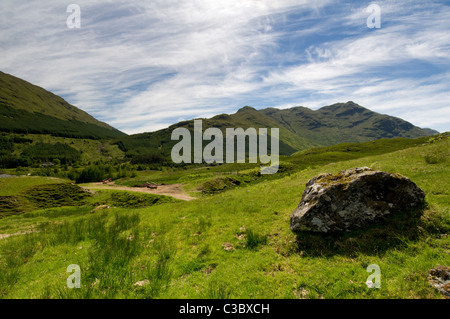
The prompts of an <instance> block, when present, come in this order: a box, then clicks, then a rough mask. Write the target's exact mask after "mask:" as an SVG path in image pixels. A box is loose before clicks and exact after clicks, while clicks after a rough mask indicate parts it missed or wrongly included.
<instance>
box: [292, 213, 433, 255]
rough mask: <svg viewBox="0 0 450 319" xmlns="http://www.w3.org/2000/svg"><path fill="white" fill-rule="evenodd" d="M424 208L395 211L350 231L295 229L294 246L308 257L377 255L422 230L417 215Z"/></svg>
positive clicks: (403, 244) (404, 243)
mask: <svg viewBox="0 0 450 319" xmlns="http://www.w3.org/2000/svg"><path fill="white" fill-rule="evenodd" d="M425 208H426V205H424V206H422V207H420V208H417V209H414V210H410V211H407V212H401V213H397V214H395V215H393V216H388V217H385V218H384V219H381V220H379V221H377V222H374V223H373V224H372V225H370V226H368V227H366V228H363V229H358V230H354V231H351V232H343V233H330V234H322V233H317V232H311V231H301V232H296V244H297V248H298V251H299V252H302V254H303V255H306V256H311V257H331V256H335V255H341V256H347V257H355V256H357V255H358V254H360V253H362V254H365V255H372V256H375V255H378V256H379V255H382V254H384V253H385V252H386V251H387V250H390V249H393V248H397V249H398V248H406V247H407V245H408V242H411V241H413V242H414V241H417V240H418V239H419V237H420V234H421V231H423V227H422V226H423V225H422V220H421V217H422V215H423V213H424V210H425Z"/></svg>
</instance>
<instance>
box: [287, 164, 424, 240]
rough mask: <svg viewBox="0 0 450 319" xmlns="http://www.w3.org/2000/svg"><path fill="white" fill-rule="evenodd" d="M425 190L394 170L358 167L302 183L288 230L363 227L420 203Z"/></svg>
mask: <svg viewBox="0 0 450 319" xmlns="http://www.w3.org/2000/svg"><path fill="white" fill-rule="evenodd" d="M424 200H425V193H424V192H423V191H422V190H421V189H420V188H419V187H418V186H417V185H416V184H414V183H413V182H412V181H411V180H409V179H408V178H407V177H404V176H402V175H400V174H396V173H387V172H382V171H376V170H372V169H370V168H368V167H358V168H353V169H349V170H346V171H342V172H340V173H338V174H336V175H332V174H329V173H325V174H321V175H318V176H316V177H314V178H313V179H311V180H310V181H308V183H306V188H305V190H304V192H303V195H302V199H301V201H300V203H299V204H298V207H297V208H296V209H295V210H294V211H293V212H292V215H291V225H290V228H291V230H292V231H302V230H308V231H314V232H321V233H333V232H342V231H351V230H355V229H358V228H363V227H365V226H367V225H368V224H371V223H372V222H373V221H376V220H379V219H381V218H382V217H384V216H387V215H392V214H395V213H398V212H402V211H410V210H411V209H414V208H417V207H421V206H422V205H423V204H424Z"/></svg>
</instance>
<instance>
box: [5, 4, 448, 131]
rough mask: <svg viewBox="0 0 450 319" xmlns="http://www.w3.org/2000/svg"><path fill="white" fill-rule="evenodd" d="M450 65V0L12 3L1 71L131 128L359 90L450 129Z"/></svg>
mask: <svg viewBox="0 0 450 319" xmlns="http://www.w3.org/2000/svg"><path fill="white" fill-rule="evenodd" d="M71 4H75V5H76V6H77V7H78V8H79V9H80V11H79V12H80V15H79V19H74V14H75V13H76V12H75V11H73V10H68V7H69V5H71ZM372 4H375V5H376V6H377V7H378V8H379V9H380V11H379V15H378V16H376V17H374V14H376V11H373V10H372V8H373V6H371V7H369V6H370V5H372ZM69 9H71V8H69ZM375 18H376V19H375ZM378 18H379V19H378ZM78 21H79V25H76V22H78ZM376 21H379V22H380V25H379V27H374V25H373V24H374V22H376ZM449 66H450V1H433V0H428V1H419V0H417V1H409V0H405V1H401V0H386V1H374V2H370V1H330V0H316V1H308V0H222V1H217V0H190V1H188V0H185V1H181V0H150V1H142V0H141V1H137V0H129V1H106V0H85V1H81V0H68V1H61V0H39V1H31V0H27V1H25V0H1V1H0V70H1V71H3V72H5V73H9V74H12V75H14V76H17V77H19V78H22V79H24V80H26V81H28V82H31V83H33V84H35V85H38V86H41V87H43V88H45V89H47V90H49V91H51V92H53V93H55V94H57V95H59V96H61V97H63V98H64V99H65V100H66V101H68V102H69V103H70V104H73V105H75V106H77V107H79V108H80V109H82V110H84V111H86V112H88V113H89V114H91V115H93V116H94V117H95V118H97V119H98V120H101V121H103V122H106V123H108V124H110V125H112V126H114V127H116V128H117V129H120V130H121V131H123V132H125V133H128V134H134V133H142V132H151V131H155V130H158V129H161V128H165V127H167V126H169V125H170V124H173V123H176V122H179V121H182V120H189V119H193V118H209V117H212V116H214V115H217V114H221V113H228V114H231V113H235V112H236V111H237V110H238V109H240V108H241V107H243V106H246V105H249V106H252V107H254V108H256V109H262V108H267V107H275V108H280V109H282V108H289V107H294V106H305V107H309V108H311V109H314V110H315V109H318V108H320V107H322V106H326V105H331V104H334V103H339V102H347V101H353V102H355V103H358V104H359V105H361V106H364V107H366V108H368V109H371V110H372V111H375V112H379V113H383V114H388V115H392V116H396V117H400V118H403V119H405V120H407V121H409V122H411V123H413V124H414V125H417V126H420V127H428V128H433V129H435V130H438V131H440V132H444V131H450V93H449V92H450V68H449Z"/></svg>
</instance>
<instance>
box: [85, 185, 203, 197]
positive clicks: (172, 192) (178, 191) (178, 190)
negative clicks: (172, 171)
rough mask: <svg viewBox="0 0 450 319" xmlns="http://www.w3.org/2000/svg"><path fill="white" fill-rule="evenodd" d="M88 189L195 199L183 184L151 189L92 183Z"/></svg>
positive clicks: (87, 186) (159, 186)
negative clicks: (185, 189)
mask: <svg viewBox="0 0 450 319" xmlns="http://www.w3.org/2000/svg"><path fill="white" fill-rule="evenodd" d="M83 187H84V188H87V189H92V190H95V189H97V190H98V189H113V190H114V189H116V190H122V191H129V192H139V193H148V194H157V195H167V196H172V197H173V198H177V199H181V200H186V201H189V200H193V199H195V197H191V196H189V195H188V194H187V193H186V192H185V191H184V189H183V185H182V184H170V185H158V188H156V189H151V188H147V187H128V186H121V185H116V184H114V182H111V183H108V184H103V183H90V184H89V185H85V186H83Z"/></svg>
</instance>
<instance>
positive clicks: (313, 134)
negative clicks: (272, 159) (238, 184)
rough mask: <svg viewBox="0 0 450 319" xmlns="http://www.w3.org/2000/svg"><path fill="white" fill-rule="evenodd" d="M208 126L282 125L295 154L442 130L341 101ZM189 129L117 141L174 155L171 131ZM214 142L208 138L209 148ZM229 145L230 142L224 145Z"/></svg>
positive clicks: (284, 149)
mask: <svg viewBox="0 0 450 319" xmlns="http://www.w3.org/2000/svg"><path fill="white" fill-rule="evenodd" d="M202 125H203V130H205V129H206V128H209V127H217V128H219V129H220V130H221V131H222V132H223V134H224V136H225V129H226V128H239V127H241V128H244V129H247V128H249V127H254V128H268V129H269V134H270V128H279V133H280V154H281V155H290V154H293V153H295V152H296V151H299V150H306V149H309V148H312V147H320V146H331V145H335V144H339V143H358V142H367V141H372V140H378V139H381V138H397V137H403V138H417V137H422V136H429V135H432V134H436V133H438V132H436V131H433V130H430V129H422V128H419V127H417V126H414V125H412V124H411V123H409V122H407V121H404V120H402V119H400V118H396V117H392V116H389V115H384V114H379V113H376V112H373V111H371V110H369V109H366V108H364V107H362V106H359V105H358V104H356V103H353V102H347V103H337V104H333V105H330V106H325V107H322V108H320V109H318V110H311V109H309V108H306V107H301V106H300V107H294V108H290V109H282V110H280V109H276V108H266V109H261V110H256V109H254V108H252V107H249V106H245V107H243V108H241V109H239V110H238V111H237V112H236V113H234V114H220V115H216V116H214V117H212V118H209V119H202ZM177 127H185V128H188V129H189V130H190V131H191V135H193V134H192V132H193V121H192V120H191V121H183V122H179V123H176V124H174V125H171V126H169V127H168V128H166V129H162V130H159V131H156V132H152V133H142V134H135V135H131V136H127V137H124V138H121V139H120V141H118V142H117V143H118V144H119V146H120V147H121V148H122V150H123V151H125V152H128V154H129V155H130V156H133V155H136V154H144V153H146V152H147V153H148V152H149V150H152V152H155V151H157V152H159V153H161V154H162V155H164V156H170V151H171V148H172V147H173V145H175V144H176V143H178V141H171V132H172V131H173V130H174V129H175V128H177ZM208 143H209V141H204V146H205V145H206V144H208ZM224 145H225V144H224Z"/></svg>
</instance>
